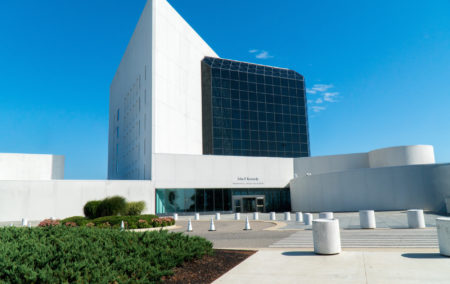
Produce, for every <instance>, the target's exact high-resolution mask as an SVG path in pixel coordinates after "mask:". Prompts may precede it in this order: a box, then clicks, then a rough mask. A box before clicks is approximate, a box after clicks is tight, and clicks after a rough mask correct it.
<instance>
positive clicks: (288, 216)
mask: <svg viewBox="0 0 450 284" xmlns="http://www.w3.org/2000/svg"><path fill="white" fill-rule="evenodd" d="M284 220H285V221H291V212H284Z"/></svg>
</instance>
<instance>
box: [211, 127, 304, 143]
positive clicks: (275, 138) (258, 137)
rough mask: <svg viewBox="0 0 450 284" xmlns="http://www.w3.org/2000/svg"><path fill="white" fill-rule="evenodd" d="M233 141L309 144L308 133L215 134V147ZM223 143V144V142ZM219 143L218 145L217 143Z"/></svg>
mask: <svg viewBox="0 0 450 284" xmlns="http://www.w3.org/2000/svg"><path fill="white" fill-rule="evenodd" d="M231 140H248V141H252V142H255V143H258V142H262V143H264V142H280V143H281V142H283V143H307V142H308V136H307V135H306V133H302V134H300V133H288V132H273V131H242V132H241V131H239V130H232V134H231V135H229V134H228V135H227V134H225V133H223V134H222V135H216V133H214V140H213V141H214V145H222V144H223V143H224V142H223V141H231ZM221 141H222V142H221ZM216 142H217V143H216Z"/></svg>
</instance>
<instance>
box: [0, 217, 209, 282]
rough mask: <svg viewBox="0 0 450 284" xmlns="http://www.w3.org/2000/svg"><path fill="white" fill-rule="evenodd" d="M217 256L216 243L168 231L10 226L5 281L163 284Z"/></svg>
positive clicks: (2, 236) (3, 236)
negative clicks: (177, 271) (178, 270)
mask: <svg viewBox="0 0 450 284" xmlns="http://www.w3.org/2000/svg"><path fill="white" fill-rule="evenodd" d="M212 252H213V251H212V244H211V242H209V241H207V240H205V239H203V238H200V237H195V236H193V237H191V236H187V235H184V234H181V233H168V232H167V231H153V232H145V233H139V234H137V233H132V232H126V231H119V230H107V229H106V230H105V229H103V230H102V229H97V228H86V227H75V228H70V227H64V226H56V227H37V228H32V229H29V228H16V227H4V228H0V279H1V281H0V282H2V283H73V282H79V283H148V282H159V281H161V278H162V277H163V276H167V275H171V274H172V269H173V268H174V267H176V266H179V265H181V264H182V263H183V262H185V261H189V260H191V259H194V258H200V257H202V256H203V255H205V254H212Z"/></svg>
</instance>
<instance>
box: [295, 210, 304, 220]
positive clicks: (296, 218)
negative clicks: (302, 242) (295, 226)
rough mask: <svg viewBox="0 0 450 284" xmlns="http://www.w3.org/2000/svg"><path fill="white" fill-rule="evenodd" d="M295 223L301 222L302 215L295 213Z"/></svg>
mask: <svg viewBox="0 0 450 284" xmlns="http://www.w3.org/2000/svg"><path fill="white" fill-rule="evenodd" d="M295 221H296V222H303V214H302V212H296V213H295Z"/></svg>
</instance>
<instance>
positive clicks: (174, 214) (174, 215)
mask: <svg viewBox="0 0 450 284" xmlns="http://www.w3.org/2000/svg"><path fill="white" fill-rule="evenodd" d="M173 219H174V220H175V221H178V214H177V213H173Z"/></svg>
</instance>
